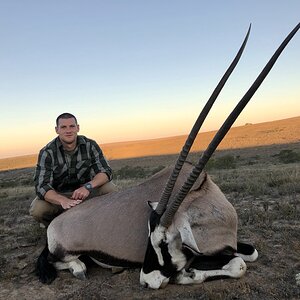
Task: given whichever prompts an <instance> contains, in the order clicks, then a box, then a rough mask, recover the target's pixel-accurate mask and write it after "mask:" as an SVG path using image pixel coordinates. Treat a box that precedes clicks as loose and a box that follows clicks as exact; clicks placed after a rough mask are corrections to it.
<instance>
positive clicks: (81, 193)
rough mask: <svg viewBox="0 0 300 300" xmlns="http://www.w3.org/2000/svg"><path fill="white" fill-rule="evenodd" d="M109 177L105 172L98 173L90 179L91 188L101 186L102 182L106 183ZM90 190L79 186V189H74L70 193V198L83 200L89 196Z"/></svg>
mask: <svg viewBox="0 0 300 300" xmlns="http://www.w3.org/2000/svg"><path fill="white" fill-rule="evenodd" d="M108 181H109V178H108V176H107V174H106V173H98V174H96V175H95V177H94V178H93V179H92V180H91V181H90V184H91V185H92V188H97V187H100V186H102V185H103V184H105V183H107V182H108ZM89 194H90V192H89V191H88V190H87V189H86V188H85V187H84V186H82V187H80V188H79V189H77V190H75V191H74V192H73V195H72V197H71V198H72V199H74V200H84V199H86V198H87V197H88V196H89Z"/></svg>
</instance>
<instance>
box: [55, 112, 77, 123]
mask: <svg viewBox="0 0 300 300" xmlns="http://www.w3.org/2000/svg"><path fill="white" fill-rule="evenodd" d="M70 118H74V119H75V122H76V124H77V119H76V117H75V116H74V115H72V114H70V113H63V114H61V115H59V116H58V117H57V118H56V126H58V121H59V119H70Z"/></svg>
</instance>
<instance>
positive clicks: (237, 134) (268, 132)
mask: <svg viewBox="0 0 300 300" xmlns="http://www.w3.org/2000/svg"><path fill="white" fill-rule="evenodd" d="M215 133H216V131H210V132H203V133H200V134H198V136H197V139H196V141H195V143H194V145H193V148H192V151H193V152H196V151H201V150H204V149H205V148H206V147H207V145H208V144H209V142H210V141H211V139H212V138H213V136H214V134H215ZM186 137H187V136H186V135H181V136H175V137H168V138H159V139H151V140H142V141H130V142H118V143H110V144H103V145H101V148H102V150H103V152H104V154H105V156H106V157H107V159H108V160H115V159H123V158H133V157H142V156H153V155H164V154H175V153H179V151H180V150H181V149H182V146H183V143H184V142H185V140H186ZM296 142H300V116H299V117H295V118H289V119H284V120H278V121H272V122H265V123H259V124H245V125H244V126H238V127H233V128H231V129H230V131H229V133H228V134H227V136H226V137H225V139H224V140H223V141H222V143H221V144H220V145H219V147H218V149H236V148H247V147H256V146H266V145H273V144H289V143H296ZM36 161H37V154H33V155H25V156H17V157H12V158H3V159H0V170H10V169H19V168H28V167H33V166H35V164H36Z"/></svg>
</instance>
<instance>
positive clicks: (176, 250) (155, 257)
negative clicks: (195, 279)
mask: <svg viewBox="0 0 300 300" xmlns="http://www.w3.org/2000/svg"><path fill="white" fill-rule="evenodd" d="M159 220H160V216H159V215H158V214H157V213H156V212H155V211H153V212H152V213H151V216H150V219H149V223H148V226H149V237H148V247H147V250H146V254H145V259H144V264H143V267H142V269H141V273H140V283H141V284H142V285H143V286H145V287H150V288H153V289H159V288H162V287H165V286H166V285H167V284H168V282H169V280H170V278H171V277H173V276H174V275H175V274H176V273H177V272H178V271H179V270H181V269H182V268H183V267H184V266H185V264H186V257H185V255H184V254H183V253H182V251H181V245H182V243H181V239H180V235H179V233H178V232H177V234H176V235H174V234H172V233H169V232H168V231H167V229H166V228H165V227H163V226H161V225H159Z"/></svg>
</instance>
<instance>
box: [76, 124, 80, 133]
mask: <svg viewBox="0 0 300 300" xmlns="http://www.w3.org/2000/svg"><path fill="white" fill-rule="evenodd" d="M79 130H80V126H79V124H77V132H79Z"/></svg>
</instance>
